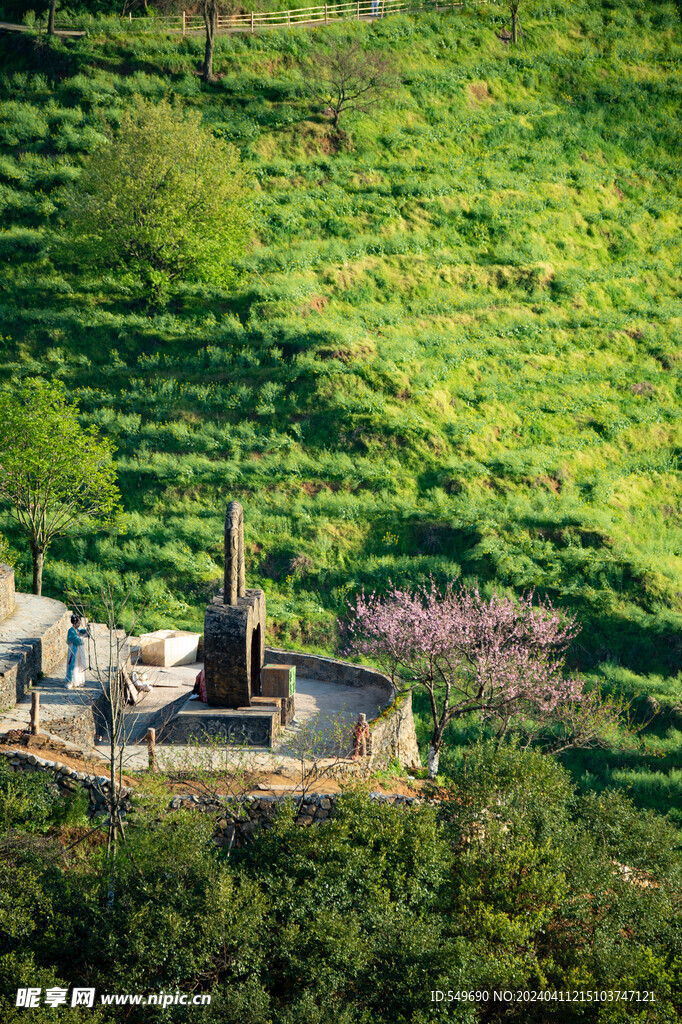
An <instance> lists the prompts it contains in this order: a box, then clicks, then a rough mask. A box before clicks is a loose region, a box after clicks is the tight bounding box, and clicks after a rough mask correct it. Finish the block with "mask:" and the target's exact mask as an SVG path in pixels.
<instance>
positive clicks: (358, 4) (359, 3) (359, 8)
mask: <svg viewBox="0 0 682 1024" xmlns="http://www.w3.org/2000/svg"><path fill="white" fill-rule="evenodd" d="M358 21H360V0H358Z"/></svg>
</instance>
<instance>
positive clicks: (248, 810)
mask: <svg viewBox="0 0 682 1024" xmlns="http://www.w3.org/2000/svg"><path fill="white" fill-rule="evenodd" d="M0 754H1V755H2V756H3V757H6V758H7V759H8V761H9V766H10V768H11V769H12V771H16V772H45V773H46V774H47V775H49V776H50V777H51V779H52V780H53V781H54V782H55V784H56V786H57V788H58V791H59V793H60V794H61V795H62V796H63V797H65V798H68V797H69V796H71V795H73V793H75V792H76V791H77V790H78V789H81V790H83V791H84V792H85V793H86V795H87V797H88V804H89V809H90V813H91V814H96V813H98V812H101V811H103V810H104V807H105V804H106V796H107V793H108V791H109V787H110V781H109V779H108V777H107V776H106V775H89V774H87V773H86V772H79V771H76V770H75V769H74V768H69V766H68V765H64V764H62V763H61V762H60V761H50V760H48V759H47V758H44V757H38V755H37V754H33V753H31V752H30V751H27V750H21V749H15V750H9V751H7V750H3V751H0ZM102 764H103V765H104V762H102ZM124 795H125V797H126V806H127V809H130V807H131V806H132V802H133V800H134V793H133V792H132V791H131V790H125V791H124ZM342 797H343V794H342V793H307V794H306V795H305V796H304V797H303V799H301V797H300V794H299V795H296V794H289V796H271V795H270V794H264V795H263V796H245V797H230V796H226V797H225V798H223V799H222V800H216V799H215V798H214V797H209V796H205V797H203V796H197V795H196V794H194V793H192V794H187V795H177V796H174V797H172V798H171V800H170V801H169V805H168V806H169V809H170V810H172V811H179V810H191V811H197V812H199V813H204V814H213V815H216V816H217V815H220V817H217V821H216V838H217V841H218V842H219V843H220V844H232V843H233V842H235V841H236V842H241V841H243V840H245V839H248V838H249V837H250V836H252V835H253V833H254V832H255V831H256V830H257V829H258V828H268V827H269V826H270V824H271V823H272V820H273V818H274V817H275V814H276V812H277V809H278V808H279V807H281V806H282V805H283V803H284V802H285V801H286V800H293V801H294V804H295V806H297V808H298V812H297V815H296V823H297V824H298V825H312V824H313V823H315V824H318V823H321V822H323V821H327V820H328V819H329V818H333V816H334V811H335V809H336V805H337V802H338V800H340V799H342ZM370 799H372V800H377V801H379V802H380V803H386V804H391V805H395V806H401V807H412V806H415V805H418V804H421V803H422V802H423V801H422V800H421V799H420V798H419V797H416V796H405V795H403V794H401V793H380V792H378V791H377V792H374V793H370ZM299 804H300V806H299Z"/></svg>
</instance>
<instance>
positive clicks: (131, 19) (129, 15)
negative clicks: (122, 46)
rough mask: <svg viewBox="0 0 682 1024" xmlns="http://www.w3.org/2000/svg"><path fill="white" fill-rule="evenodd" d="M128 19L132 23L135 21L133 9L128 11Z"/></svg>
mask: <svg viewBox="0 0 682 1024" xmlns="http://www.w3.org/2000/svg"><path fill="white" fill-rule="evenodd" d="M128 21H129V22H130V24H131V25H132V23H133V12H132V11H129V12H128Z"/></svg>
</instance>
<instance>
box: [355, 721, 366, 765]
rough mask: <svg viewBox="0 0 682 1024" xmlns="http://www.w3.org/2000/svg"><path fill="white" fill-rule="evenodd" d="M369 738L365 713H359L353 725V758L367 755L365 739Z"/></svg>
mask: <svg viewBox="0 0 682 1024" xmlns="http://www.w3.org/2000/svg"><path fill="white" fill-rule="evenodd" d="M368 740H369V723H368V721H367V716H366V715H360V716H359V717H358V720H357V722H356V723H355V725H354V726H353V760H354V761H357V759H358V758H359V757H367V741H368Z"/></svg>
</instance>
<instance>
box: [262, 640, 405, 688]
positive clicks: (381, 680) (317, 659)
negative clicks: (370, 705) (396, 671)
mask: <svg viewBox="0 0 682 1024" xmlns="http://www.w3.org/2000/svg"><path fill="white" fill-rule="evenodd" d="M269 662H272V663H273V664H275V665H295V666H296V670H297V672H298V670H299V669H300V672H298V674H299V675H302V676H310V677H311V679H319V680H320V682H323V683H340V684H341V686H379V687H381V689H382V690H385V691H386V696H387V697H390V696H391V694H392V692H393V687H392V684H391V680H390V679H389V678H388V676H386V675H384V673H383V672H378V671H377V670H376V669H374V668H367V666H366V665H353V663H352V662H350V661H342V660H341V659H340V658H323V657H322V656H321V655H318V654H304V653H303V652H301V651H285V650H282V648H281V647H266V648H265V663H266V664H268V663H269Z"/></svg>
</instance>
